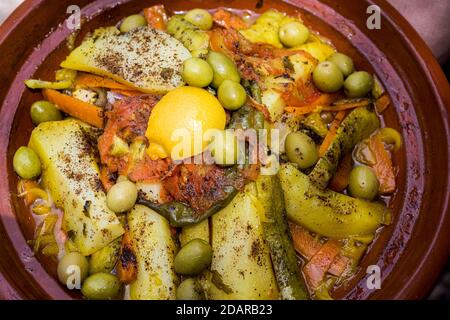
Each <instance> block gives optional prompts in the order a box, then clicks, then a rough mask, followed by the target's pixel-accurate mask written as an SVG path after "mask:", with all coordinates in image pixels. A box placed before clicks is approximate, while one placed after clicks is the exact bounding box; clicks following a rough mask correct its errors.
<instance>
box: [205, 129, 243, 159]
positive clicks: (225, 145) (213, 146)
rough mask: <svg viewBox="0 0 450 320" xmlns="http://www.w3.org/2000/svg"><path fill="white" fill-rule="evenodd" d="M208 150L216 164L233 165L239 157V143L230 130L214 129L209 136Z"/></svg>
mask: <svg viewBox="0 0 450 320" xmlns="http://www.w3.org/2000/svg"><path fill="white" fill-rule="evenodd" d="M211 140H212V141H211V143H210V151H211V155H212V157H213V158H214V161H215V163H216V164H219V165H225V166H228V165H233V164H235V163H236V162H237V160H238V157H239V143H238V141H237V138H236V136H235V135H234V134H233V132H232V131H228V130H224V131H215V132H214V135H213V136H212V137H211Z"/></svg>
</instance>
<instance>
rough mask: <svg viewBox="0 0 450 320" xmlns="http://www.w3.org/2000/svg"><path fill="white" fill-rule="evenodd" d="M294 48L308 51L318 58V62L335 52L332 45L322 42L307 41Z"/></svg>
mask: <svg viewBox="0 0 450 320" xmlns="http://www.w3.org/2000/svg"><path fill="white" fill-rule="evenodd" d="M294 49H295V50H304V51H306V52H308V53H309V54H310V55H312V56H313V57H314V58H316V59H317V60H319V62H322V61H325V60H327V59H328V58H329V57H330V56H332V55H333V54H334V53H336V50H335V49H334V48H333V47H332V46H330V45H329V44H326V43H323V42H308V43H305V44H302V45H301V46H298V47H296V48H294Z"/></svg>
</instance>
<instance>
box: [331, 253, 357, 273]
mask: <svg viewBox="0 0 450 320" xmlns="http://www.w3.org/2000/svg"><path fill="white" fill-rule="evenodd" d="M352 264H353V260H352V259H350V258H349V257H346V256H344V255H343V254H342V253H339V254H338V255H337V256H336V258H335V259H334V260H333V263H332V264H331V266H330V269H328V273H330V274H332V275H334V276H336V277H340V276H342V275H343V274H344V273H345V272H346V271H347V270H350V268H351V267H352Z"/></svg>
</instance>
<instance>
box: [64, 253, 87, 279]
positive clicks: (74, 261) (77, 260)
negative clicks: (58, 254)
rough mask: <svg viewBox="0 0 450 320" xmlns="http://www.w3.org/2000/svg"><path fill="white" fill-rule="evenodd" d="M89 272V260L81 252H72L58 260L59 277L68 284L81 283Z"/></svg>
mask: <svg viewBox="0 0 450 320" xmlns="http://www.w3.org/2000/svg"><path fill="white" fill-rule="evenodd" d="M88 272H89V262H88V260H87V259H86V257H85V256H83V255H82V254H80V253H79V252H70V253H68V254H66V255H65V256H64V257H62V258H61V260H59V262H58V269H57V274H58V279H59V281H60V282H61V283H62V284H64V285H67V286H70V285H76V284H77V281H78V282H79V283H80V284H81V283H82V282H83V281H84V279H86V277H87V275H88Z"/></svg>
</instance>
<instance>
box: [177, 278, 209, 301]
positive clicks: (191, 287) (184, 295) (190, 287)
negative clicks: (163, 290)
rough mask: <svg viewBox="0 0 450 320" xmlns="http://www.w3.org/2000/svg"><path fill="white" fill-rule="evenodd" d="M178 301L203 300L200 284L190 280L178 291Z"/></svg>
mask: <svg viewBox="0 0 450 320" xmlns="http://www.w3.org/2000/svg"><path fill="white" fill-rule="evenodd" d="M177 300H203V295H202V289H201V286H200V285H199V283H198V282H197V281H196V280H195V279H193V278H188V279H186V280H184V281H183V282H182V283H181V284H180V285H179V286H178V289H177Z"/></svg>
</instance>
